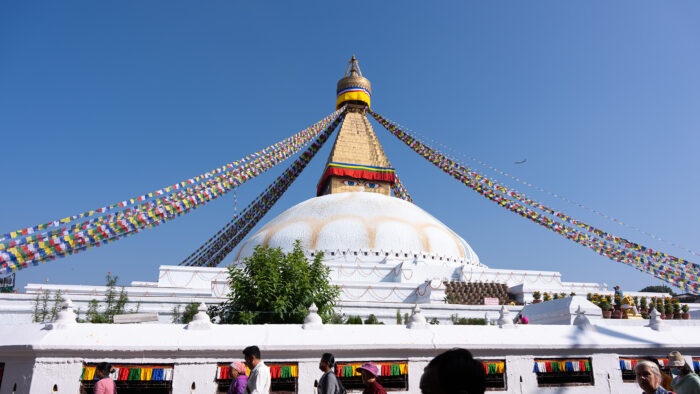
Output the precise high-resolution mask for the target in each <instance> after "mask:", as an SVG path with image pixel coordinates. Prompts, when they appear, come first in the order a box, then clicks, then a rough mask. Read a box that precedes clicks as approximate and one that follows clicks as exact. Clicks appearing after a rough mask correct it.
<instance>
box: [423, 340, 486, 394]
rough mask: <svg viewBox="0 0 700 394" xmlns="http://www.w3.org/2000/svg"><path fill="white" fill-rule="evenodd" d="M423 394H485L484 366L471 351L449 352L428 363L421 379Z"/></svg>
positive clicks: (458, 350) (453, 350) (455, 350)
mask: <svg viewBox="0 0 700 394" xmlns="http://www.w3.org/2000/svg"><path fill="white" fill-rule="evenodd" d="M420 390H421V393H423V394H483V393H484V391H485V390H486V372H485V371H484V365H483V364H482V363H481V362H480V361H478V360H475V359H474V358H473V357H472V354H471V353H470V352H469V350H466V349H452V350H448V351H446V352H444V353H442V354H440V355H438V356H437V357H435V358H434V359H432V360H431V361H430V363H428V366H427V367H425V369H424V370H423V376H422V377H421V379H420Z"/></svg>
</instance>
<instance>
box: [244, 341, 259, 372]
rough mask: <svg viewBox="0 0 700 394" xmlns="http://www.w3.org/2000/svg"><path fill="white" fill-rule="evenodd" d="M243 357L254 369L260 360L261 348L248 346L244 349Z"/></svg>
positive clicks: (249, 366) (246, 363)
mask: <svg viewBox="0 0 700 394" xmlns="http://www.w3.org/2000/svg"><path fill="white" fill-rule="evenodd" d="M243 358H244V359H245V365H247V366H248V368H250V369H253V368H255V366H256V365H258V363H259V362H260V348H258V347H257V346H248V347H247V348H245V349H243Z"/></svg>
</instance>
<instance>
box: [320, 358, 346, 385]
mask: <svg viewBox="0 0 700 394" xmlns="http://www.w3.org/2000/svg"><path fill="white" fill-rule="evenodd" d="M318 369H320V370H321V371H322V372H323V376H321V379H320V380H319V381H318V394H343V393H344V392H345V389H344V388H343V386H342V384H341V383H340V381H339V380H338V377H337V376H336V375H335V357H333V355H332V354H331V353H323V355H322V356H321V361H319V362H318Z"/></svg>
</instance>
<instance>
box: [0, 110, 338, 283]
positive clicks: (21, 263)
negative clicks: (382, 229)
mask: <svg viewBox="0 0 700 394" xmlns="http://www.w3.org/2000/svg"><path fill="white" fill-rule="evenodd" d="M343 110H344V109H341V110H340V111H336V112H335V113H334V114H333V115H336V114H337V115H340V114H342V113H344V112H343ZM337 119H338V116H335V117H333V118H332V119H329V121H333V122H335V121H336V120H337ZM326 123H328V122H325V119H324V121H322V122H321V124H326ZM327 128H328V127H325V129H324V130H326V129H327ZM317 134H318V133H316V132H314V133H312V134H310V135H314V136H315V135H317ZM301 147H303V145H299V148H301ZM292 151H293V150H289V152H292ZM272 154H274V155H275V156H276V157H285V155H286V153H285V155H281V156H280V155H277V153H275V152H272ZM290 154H291V153H290ZM251 157H253V156H247V158H248V162H249V163H256V162H255V161H254V160H252V159H249V158H251ZM261 163H263V164H264V166H263V167H264V168H263V167H261V168H260V169H256V170H255V171H249V177H248V178H246V177H245V176H243V177H241V176H238V175H236V174H232V175H231V176H232V177H233V178H232V179H233V181H232V182H229V180H227V179H223V180H222V181H221V182H219V183H215V184H212V183H211V182H213V181H214V179H216V178H214V179H209V180H207V181H206V182H203V183H202V184H200V185H197V186H196V187H194V188H188V189H186V190H184V191H183V192H184V194H183V195H182V198H179V197H178V196H177V195H176V196H175V197H173V196H168V197H164V198H163V199H162V200H159V201H162V203H163V204H162V205H157V206H153V205H152V204H151V205H149V206H150V208H148V209H146V210H145V211H143V212H138V211H135V210H131V211H130V212H131V213H130V215H133V216H129V217H125V218H122V219H119V220H116V219H115V217H114V216H112V217H111V218H110V219H109V220H108V221H106V222H104V223H101V224H100V225H99V226H97V227H94V228H87V229H80V230H79V231H76V232H73V233H69V234H67V235H60V236H55V237H53V238H50V239H48V240H46V241H39V242H36V243H27V244H22V245H16V246H14V247H10V248H8V249H5V250H0V274H2V273H6V272H14V271H17V270H20V269H24V268H28V267H30V266H36V265H38V264H39V263H42V262H45V261H49V260H54V259H55V258H58V257H66V256H69V255H72V254H74V253H78V252H81V251H85V250H88V249H90V248H92V247H94V246H100V245H102V244H104V243H107V242H111V241H114V240H117V239H120V238H122V237H125V236H129V235H133V234H136V233H138V232H139V231H141V230H144V229H147V228H152V227H154V226H158V225H160V224H162V223H165V222H167V221H169V220H172V219H174V218H176V217H178V216H180V215H182V214H185V213H188V212H189V211H191V210H192V209H196V208H198V207H200V206H202V205H204V204H206V203H207V202H209V201H211V200H212V199H214V198H218V197H219V196H221V195H223V194H225V193H226V192H228V191H230V190H231V189H232V188H233V187H234V186H236V185H238V184H240V183H242V182H244V181H245V180H246V179H249V178H250V177H252V176H256V175H257V174H259V173H261V171H262V170H264V169H267V168H268V167H270V168H271V166H274V165H276V164H277V162H276V161H274V160H267V159H266V160H263V161H261ZM247 164H248V163H245V164H244V167H245V166H246V165H247ZM244 169H245V168H244ZM200 186H202V187H205V188H204V189H197V187H200ZM13 242H14V241H13Z"/></svg>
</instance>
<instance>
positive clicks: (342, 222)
mask: <svg viewBox="0 0 700 394" xmlns="http://www.w3.org/2000/svg"><path fill="white" fill-rule="evenodd" d="M295 240H300V241H301V242H302V245H303V246H304V248H305V249H307V251H309V252H317V251H322V252H324V253H325V254H326V256H327V257H329V256H335V255H337V254H339V253H340V254H350V255H358V256H362V255H364V256H380V257H381V256H386V257H391V258H395V257H398V258H417V259H419V260H421V261H423V262H426V263H431V262H433V261H434V262H435V263H436V264H445V263H448V264H449V263H452V264H473V265H481V263H480V262H479V257H478V256H477V255H476V253H474V251H473V250H472V248H471V247H470V246H469V244H467V242H466V241H465V240H464V239H462V237H460V236H459V235H457V234H456V233H455V232H454V231H452V230H450V228H448V227H447V226H445V225H444V224H443V223H442V222H440V221H439V220H437V219H436V218H435V217H433V216H432V215H430V214H429V213H427V212H425V211H424V210H422V209H421V208H420V207H418V206H417V205H415V204H412V203H410V202H407V201H404V200H401V199H399V198H395V197H389V196H385V195H382V194H378V193H367V192H353V193H338V194H328V195H325V196H321V197H315V198H311V199H308V200H306V201H304V202H302V203H300V204H297V205H295V206H293V207H291V208H289V209H288V210H286V211H285V212H283V213H282V214H280V215H279V216H277V217H276V218H274V219H273V220H271V221H270V222H269V223H267V224H266V225H265V226H264V227H263V228H261V229H260V231H258V232H257V233H255V234H254V235H253V236H252V237H250V239H248V240H247V241H246V242H245V243H244V244H243V245H242V246H241V248H240V249H239V251H238V254H237V256H236V261H241V260H242V259H243V258H246V257H249V256H251V255H252V254H253V250H254V248H255V246H257V245H265V244H266V245H268V246H270V247H273V248H276V247H280V248H282V250H285V251H290V250H291V249H292V246H293V244H294V242H295Z"/></svg>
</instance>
